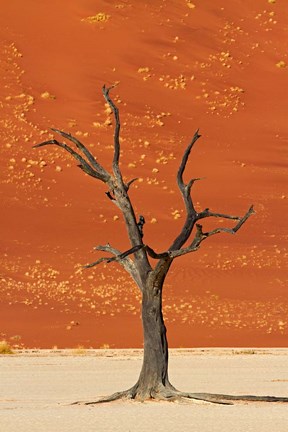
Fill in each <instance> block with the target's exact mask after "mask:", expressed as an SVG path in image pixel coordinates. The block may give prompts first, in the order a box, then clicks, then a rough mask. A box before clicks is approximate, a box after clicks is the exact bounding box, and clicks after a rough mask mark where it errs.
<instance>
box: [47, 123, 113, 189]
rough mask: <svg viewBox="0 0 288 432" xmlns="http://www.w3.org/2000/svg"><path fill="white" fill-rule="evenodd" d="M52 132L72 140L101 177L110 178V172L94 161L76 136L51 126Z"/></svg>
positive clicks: (106, 179)
mask: <svg viewBox="0 0 288 432" xmlns="http://www.w3.org/2000/svg"><path fill="white" fill-rule="evenodd" d="M51 130H52V131H53V132H56V133H58V134H60V135H61V136H63V138H66V139H68V140H69V141H71V142H73V143H74V144H75V145H76V147H77V148H78V149H79V150H80V151H82V153H83V154H84V155H85V156H86V157H87V159H88V161H89V163H90V164H91V166H92V167H93V168H94V169H95V170H96V171H97V172H98V173H99V174H101V176H102V177H103V179H104V180H105V181H106V182H108V180H109V179H110V174H109V173H108V172H107V171H106V170H105V168H103V167H102V165H100V164H99V162H97V161H96V159H95V158H94V156H93V155H92V153H91V152H90V151H89V150H88V149H87V147H85V146H84V144H82V143H81V142H80V141H79V140H78V139H77V138H75V137H74V136H73V135H71V134H70V133H66V132H64V131H61V130H59V129H55V128H51Z"/></svg>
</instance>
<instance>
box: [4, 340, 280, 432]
mask: <svg viewBox="0 0 288 432" xmlns="http://www.w3.org/2000/svg"><path fill="white" fill-rule="evenodd" d="M252 352H254V354H252ZM287 364H288V350H287V349H286V350H285V349H281V350H280V349H278V350H258V351H257V350H253V351H251V350H248V349H246V350H237V349H235V350H232V351H231V350H228V349H206V350H200V349H198V350H172V351H171V355H170V379H171V381H172V382H173V384H174V385H175V386H176V387H178V388H181V389H183V390H187V391H191V390H193V391H194V392H214V393H230V394H255V395H261V394H262V395H264V394H265V395H267V394H269V395H275V396H276V395H278V396H287V393H288V366H287ZM140 367H141V352H140V351H137V350H121V351H120V350H117V351H112V350H111V351H100V352H99V351H93V352H86V353H85V354H84V355H77V356H76V355H75V353H74V354H73V352H72V351H68V352H67V351H66V352H59V351H58V352H55V353H54V354H53V353H51V352H48V351H46V352H44V351H43V352H39V351H38V352H34V353H31V352H30V353H26V354H21V355H13V356H6V357H3V356H2V357H1V358H0V372H1V389H0V410H1V414H0V415H1V431H2V430H3V431H5V432H16V431H21V432H28V431H29V432H34V431H35V432H42V431H43V432H44V431H45V432H58V431H61V432H68V431H69V432H74V431H75V432H76V431H77V432H78V431H86V432H90V431H101V432H102V431H103V432H104V431H119V432H120V431H121V432H122V431H123V432H124V431H125V432H128V431H131V432H132V431H140V432H142V431H151V430H157V431H160V432H162V431H163V432H164V431H166V432H169V431H174V430H176V429H177V430H181V431H184V432H185V431H193V432H194V431H195V432H199V431H203V432H206V431H207V432H208V431H209V432H210V431H213V432H218V431H222V432H223V431H231V430H233V431H235V432H240V431H241V432H242V431H243V432H244V431H245V432H248V431H254V432H268V431H269V432H270V431H271V430H274V431H277V432H286V431H287V428H288V414H287V406H285V405H284V404H283V405H281V404H279V405H276V404H275V405H274V404H268V405H267V404H263V405H262V404H250V405H246V404H239V405H234V406H220V405H215V404H207V403H200V404H199V403H198V404H195V403H193V404H192V403H181V404H176V403H168V402H167V403H158V402H157V403H156V402H146V403H136V402H116V403H109V404H103V405H98V406H93V407H91V406H90V407H87V406H86V407H85V406H70V405H69V403H70V402H73V401H76V400H93V399H95V397H97V396H99V395H105V394H109V393H111V392H114V391H118V390H122V389H125V388H128V387H129V386H131V385H133V383H134V382H135V380H136V378H137V375H138V373H139V371H140Z"/></svg>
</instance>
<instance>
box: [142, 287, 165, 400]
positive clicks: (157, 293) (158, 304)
mask: <svg viewBox="0 0 288 432" xmlns="http://www.w3.org/2000/svg"><path fill="white" fill-rule="evenodd" d="M162 288H163V287H162V286H161V285H160V286H158V285H157V284H156V285H155V284H154V283H153V281H151V279H150V280H148V282H147V286H146V287H145V289H144V290H143V295H142V324H143V334H144V357H143V365H142V370H141V373H140V377H139V380H138V383H137V386H138V389H137V395H138V397H139V398H140V399H142V398H143V399H149V398H153V397H155V395H156V394H157V393H159V391H161V390H162V389H163V387H166V386H167V385H168V386H169V380H168V343H167V338H166V327H165V324H164V319H163V314H162Z"/></svg>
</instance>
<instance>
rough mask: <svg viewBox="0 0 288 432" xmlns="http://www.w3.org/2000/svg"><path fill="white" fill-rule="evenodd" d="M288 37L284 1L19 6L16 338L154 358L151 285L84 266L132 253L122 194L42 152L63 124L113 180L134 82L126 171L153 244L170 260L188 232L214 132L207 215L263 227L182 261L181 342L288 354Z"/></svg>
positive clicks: (6, 301)
mask: <svg viewBox="0 0 288 432" xmlns="http://www.w3.org/2000/svg"><path fill="white" fill-rule="evenodd" d="M194 6H195V7H194ZM99 13H102V15H97V14H99ZM91 16H94V17H95V16H96V17H97V18H98V21H96V22H90V21H89V19H88V20H87V18H88V17H91ZM101 18H102V20H100V19H101ZM287 28H288V10H287V7H286V4H285V2H281V1H280V0H276V1H275V2H273V1H267V0H254V1H253V2H251V1H248V0H247V1H240V0H231V1H229V2H227V1H224V0H218V1H217V2H214V1H208V0H201V1H200V0H193V4H192V2H189V1H188V2H187V1H186V0H178V1H176V0H170V1H164V0H163V1H160V0H157V1H153V2H152V1H147V2H136V1H132V0H130V1H129V0H118V1H109V2H108V1H101V0H99V1H97V2H94V1H91V0H72V1H71V0H69V1H68V0H63V1H61V2H59V1H56V0H42V1H41V2H35V1H32V0H26V1H25V2H23V1H20V0H12V1H10V2H5V5H2V8H1V14H0V38H1V46H0V74H1V87H0V141H1V148H2V151H1V160H0V163H1V204H2V205H1V207H2V208H1V214H0V221H1V227H2V234H1V237H2V242H1V276H0V277H1V280H0V336H1V338H5V339H7V340H10V341H11V343H14V344H18V345H21V344H23V345H24V346H26V347H34V346H36V347H52V346H55V345H57V346H58V347H74V346H77V345H79V344H80V345H84V346H87V347H89V346H93V347H99V346H103V345H104V344H106V345H110V346H113V347H134V346H135V347H136V346H137V347H141V346H142V334H141V322H140V318H139V316H140V308H139V301H140V293H139V292H138V291H137V289H136V288H135V287H134V286H133V283H132V282H131V281H130V280H129V279H128V277H127V276H126V275H125V274H124V273H123V272H122V270H120V269H119V268H118V267H117V265H115V264H113V263H112V264H110V265H107V267H105V266H102V267H101V266H98V267H97V268H95V269H92V270H85V271H83V270H81V267H80V264H85V263H89V262H92V261H94V260H95V258H96V253H95V252H93V247H94V246H95V245H97V244H102V243H106V242H108V241H109V242H111V244H113V246H115V247H118V248H120V249H123V250H125V248H126V249H127V248H128V247H129V245H128V242H127V238H126V233H125V228H124V225H123V222H122V220H121V218H119V220H118V218H117V216H120V215H119V214H118V211H117V209H116V208H114V207H113V206H112V205H111V202H110V201H109V200H107V198H106V196H105V194H104V192H105V187H104V186H103V185H102V184H100V183H99V182H97V181H93V180H92V179H91V178H88V177H87V176H85V175H83V173H82V172H81V171H80V170H78V169H77V168H76V167H75V163H74V160H71V158H70V157H69V155H66V154H63V152H61V151H60V150H59V149H56V148H55V149H54V148H52V147H51V148H45V149H37V150H33V149H32V146H33V144H36V143H39V142H41V141H43V140H46V139H49V137H51V136H52V135H51V132H49V128H50V127H58V128H60V129H64V130H66V131H69V132H71V133H72V134H75V135H76V136H78V137H79V138H80V139H81V140H82V141H83V143H85V144H86V145H87V146H89V148H90V149H91V150H92V151H93V152H94V153H95V155H96V156H97V157H98V158H99V160H100V161H101V162H102V163H103V164H104V165H105V166H106V167H109V166H110V163H111V158H112V152H113V148H112V146H111V144H112V142H113V141H112V135H113V125H111V124H110V123H111V120H113V119H112V118H111V116H110V115H109V113H108V112H107V111H105V110H106V108H105V105H104V100H103V97H102V94H101V87H102V85H103V84H104V83H106V84H112V83H114V82H118V81H119V82H120V84H119V86H117V88H116V89H115V90H114V91H113V96H114V98H115V100H117V101H118V102H117V103H118V105H119V108H120V110H121V111H120V114H121V120H122V126H123V127H122V150H123V155H122V157H121V160H122V170H123V173H124V175H125V176H126V177H127V178H133V177H136V176H138V177H140V181H138V182H137V184H135V185H134V187H133V188H132V189H131V197H132V199H133V202H134V204H135V207H136V210H137V213H138V214H143V215H144V216H145V218H146V220H147V224H146V225H145V238H146V242H147V243H148V244H150V245H151V246H152V247H154V248H155V249H156V250H157V251H161V250H164V249H165V248H167V247H168V245H169V243H171V241H172V239H173V238H174V237H175V236H176V235H177V233H178V232H179V230H180V229H181V224H182V223H183V218H184V213H183V205H182V201H181V197H180V195H179V193H178V191H177V187H176V181H175V174H176V170H177V167H178V164H179V160H180V158H181V155H182V153H183V150H184V149H185V146H186V145H187V144H188V143H189V140H190V139H191V137H192V135H193V134H194V132H195V130H196V129H197V128H198V127H199V128H200V132H201V134H202V138H201V140H200V141H199V142H197V145H196V146H195V149H194V150H193V154H192V157H191V161H190V162H189V167H188V169H187V176H190V177H203V178H204V180H202V181H201V182H198V183H197V184H196V185H195V187H194V191H193V197H194V200H195V202H196V203H197V208H198V209H203V208H206V207H208V206H209V207H210V208H211V209H213V210H214V211H221V212H223V213H224V212H225V213H231V214H244V213H245V212H246V210H247V209H248V207H249V206H250V205H251V204H252V203H253V204H254V205H255V209H256V212H257V214H256V215H255V216H253V218H251V219H250V220H249V221H248V222H247V224H246V225H245V226H244V227H243V228H242V229H241V231H239V232H238V233H237V236H234V237H232V236H228V235H223V236H222V237H220V236H218V237H217V238H213V239H211V241H210V242H209V241H207V242H206V243H205V244H203V246H202V248H201V250H200V251H199V252H197V253H195V254H191V255H187V256H185V257H184V258H182V259H179V260H177V261H175V263H174V265H173V268H172V270H171V274H170V275H169V277H168V280H167V284H166V288H165V298H164V311H165V316H166V321H167V326H168V336H169V341H170V345H171V346H174V347H175V346H182V347H184V346H185V347H187V346H191V347H192V346H259V347H260V346H287V335H288V319H287V317H288V298H287V278H288V276H287V257H288V251H287V217H286V214H287V211H288V208H287V97H288V87H287V73H288V59H287V53H288V49H287V48H288V47H287V45H288V40H287ZM286 64H287V67H286ZM175 215H179V216H180V217H179V216H176V217H175ZM153 221H154V222H155V221H156V223H153ZM214 222H215V224H216V223H219V221H214ZM220 223H221V222H220ZM222 225H223V222H222Z"/></svg>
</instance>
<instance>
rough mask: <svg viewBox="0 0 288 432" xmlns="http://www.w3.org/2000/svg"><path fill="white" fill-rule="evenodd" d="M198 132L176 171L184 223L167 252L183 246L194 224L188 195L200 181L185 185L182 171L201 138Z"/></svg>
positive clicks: (192, 206) (194, 219)
mask: <svg viewBox="0 0 288 432" xmlns="http://www.w3.org/2000/svg"><path fill="white" fill-rule="evenodd" d="M198 132H199V129H197V131H196V132H195V134H194V136H193V138H192V141H191V143H190V144H189V145H188V147H187V148H186V150H185V152H184V155H183V158H182V161H181V164H180V166H179V169H178V173H177V184H178V187H179V189H180V192H181V194H182V198H183V200H184V204H185V207H186V220H185V223H184V225H183V228H182V230H181V232H180V234H179V235H178V237H177V238H176V239H175V240H174V242H173V243H172V245H171V246H170V248H169V250H177V249H180V248H181V247H182V246H183V244H184V243H185V242H186V241H187V240H188V238H189V236H190V234H191V232H192V229H193V226H194V223H195V221H196V211H195V208H194V205H193V201H192V198H191V194H190V193H191V187H192V186H193V184H194V183H195V181H196V180H200V179H198V178H196V179H192V180H190V181H189V182H188V183H187V184H185V183H184V180H183V174H184V171H185V168H186V165H187V162H188V159H189V156H190V153H191V150H192V147H193V146H194V144H195V143H196V141H197V140H198V139H199V138H200V137H201V135H199V133H198Z"/></svg>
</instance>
